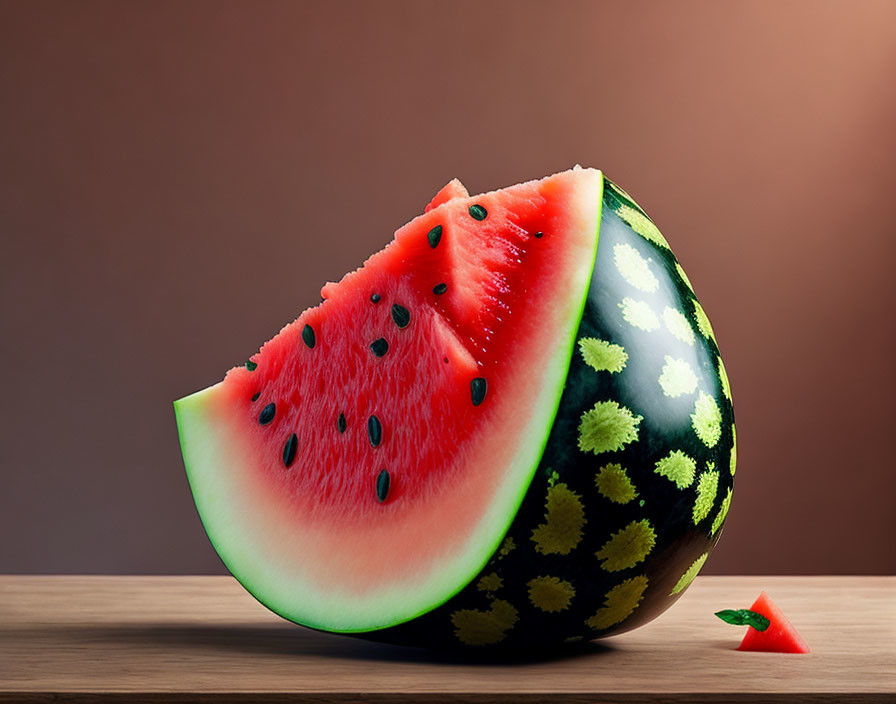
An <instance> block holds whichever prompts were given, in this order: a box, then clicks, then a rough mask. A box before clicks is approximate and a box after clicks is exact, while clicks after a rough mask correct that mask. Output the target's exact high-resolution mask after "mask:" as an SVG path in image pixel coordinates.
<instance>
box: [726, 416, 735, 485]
mask: <svg viewBox="0 0 896 704" xmlns="http://www.w3.org/2000/svg"><path fill="white" fill-rule="evenodd" d="M736 467H737V429H736V428H735V427H734V426H733V425H732V426H731V457H730V458H729V459H728V468H729V470H730V471H731V476H732V477H733V476H734V470H735V468H736Z"/></svg>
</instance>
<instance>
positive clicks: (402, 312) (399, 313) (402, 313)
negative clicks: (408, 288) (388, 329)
mask: <svg viewBox="0 0 896 704" xmlns="http://www.w3.org/2000/svg"><path fill="white" fill-rule="evenodd" d="M392 320H394V321H395V324H396V325H397V326H398V327H400V328H406V327H407V326H408V325H409V324H410V322H411V311H409V310H408V309H407V308H405V307H404V306H400V305H398V304H397V303H395V304H394V305H393V306H392Z"/></svg>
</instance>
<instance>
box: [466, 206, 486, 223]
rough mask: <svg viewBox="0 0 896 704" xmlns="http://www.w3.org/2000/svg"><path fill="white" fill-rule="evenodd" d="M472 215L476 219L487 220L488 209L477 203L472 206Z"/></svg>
mask: <svg viewBox="0 0 896 704" xmlns="http://www.w3.org/2000/svg"><path fill="white" fill-rule="evenodd" d="M470 215H472V216H473V219H474V220H485V218H486V217H488V211H487V210H486V209H485V208H483V207H482V206H481V205H478V204H475V205H471V206H470Z"/></svg>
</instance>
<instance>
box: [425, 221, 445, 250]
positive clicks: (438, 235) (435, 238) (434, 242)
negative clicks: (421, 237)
mask: <svg viewBox="0 0 896 704" xmlns="http://www.w3.org/2000/svg"><path fill="white" fill-rule="evenodd" d="M426 239H428V240H429V246H430V247H432V248H433V249H435V248H436V247H438V246H439V240H440V239H442V226H441V225H436V226H435V227H434V228H432V229H431V230H430V231H429V233H428V234H427V235H426Z"/></svg>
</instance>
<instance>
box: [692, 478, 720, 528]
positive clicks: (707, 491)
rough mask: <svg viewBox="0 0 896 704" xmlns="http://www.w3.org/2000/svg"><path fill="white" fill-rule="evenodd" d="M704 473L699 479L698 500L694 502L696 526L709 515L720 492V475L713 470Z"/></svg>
mask: <svg viewBox="0 0 896 704" xmlns="http://www.w3.org/2000/svg"><path fill="white" fill-rule="evenodd" d="M709 467H710V471H706V472H703V474H701V475H700V477H699V478H698V479H697V498H696V500H695V501H694V513H693V518H694V525H697V524H698V523H700V521H702V520H703V519H704V518H706V517H707V516H708V515H709V512H710V511H711V510H712V505H713V503H715V500H716V492H718V490H719V473H718V472H715V471H711V470H712V464H710V465H709Z"/></svg>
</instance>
